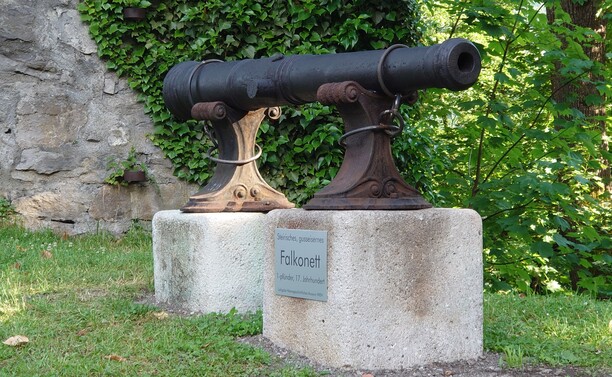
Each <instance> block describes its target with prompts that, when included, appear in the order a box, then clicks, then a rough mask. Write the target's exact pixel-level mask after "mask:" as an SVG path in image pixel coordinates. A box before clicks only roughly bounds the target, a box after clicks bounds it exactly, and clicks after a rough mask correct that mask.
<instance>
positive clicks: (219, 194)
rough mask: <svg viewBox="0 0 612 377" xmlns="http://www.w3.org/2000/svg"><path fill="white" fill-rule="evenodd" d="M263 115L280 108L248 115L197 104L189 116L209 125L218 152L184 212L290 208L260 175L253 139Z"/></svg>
mask: <svg viewBox="0 0 612 377" xmlns="http://www.w3.org/2000/svg"><path fill="white" fill-rule="evenodd" d="M266 114H268V115H269V116H270V117H272V118H274V117H278V115H280V109H279V108H274V107H273V108H264V109H258V110H254V111H249V112H248V113H245V112H241V111H237V110H234V109H232V108H231V107H229V106H227V105H226V104H225V103H223V102H201V103H196V104H195V105H194V106H193V108H192V109H191V115H192V117H193V118H194V119H197V120H207V121H210V123H211V124H212V127H213V129H214V132H215V135H216V137H217V144H218V149H219V156H218V158H213V160H214V161H216V162H217V166H216V168H215V172H214V174H213V176H212V177H211V179H210V181H209V182H208V184H207V185H206V186H204V187H203V188H202V189H201V190H200V191H199V192H198V193H196V194H195V195H193V196H191V197H190V198H189V201H188V202H187V204H185V206H184V207H183V208H181V211H183V212H267V211H270V210H273V209H281V208H293V207H295V205H294V204H293V203H291V202H289V201H288V200H287V198H286V197H285V195H283V194H282V193H280V192H278V191H276V190H274V189H273V188H272V187H270V186H269V185H268V184H267V183H266V182H265V181H264V180H263V178H262V177H261V174H259V170H258V169H257V164H256V163H255V160H256V157H257V156H254V154H255V153H254V150H255V137H256V136H257V131H258V130H259V126H260V125H261V122H262V121H263V119H264V118H265V116H266Z"/></svg>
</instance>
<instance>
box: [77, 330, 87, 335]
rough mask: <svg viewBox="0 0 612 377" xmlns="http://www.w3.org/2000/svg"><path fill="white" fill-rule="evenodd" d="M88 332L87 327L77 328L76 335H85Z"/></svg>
mask: <svg viewBox="0 0 612 377" xmlns="http://www.w3.org/2000/svg"><path fill="white" fill-rule="evenodd" d="M88 333H89V330H87V329H83V330H79V331H77V335H78V336H85V335H87V334H88Z"/></svg>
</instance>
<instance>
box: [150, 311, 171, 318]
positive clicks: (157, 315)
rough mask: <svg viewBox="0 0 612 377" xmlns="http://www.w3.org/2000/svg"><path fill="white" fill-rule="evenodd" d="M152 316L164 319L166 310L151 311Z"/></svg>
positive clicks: (166, 314) (166, 315)
mask: <svg viewBox="0 0 612 377" xmlns="http://www.w3.org/2000/svg"><path fill="white" fill-rule="evenodd" d="M153 317H155V318H157V319H166V318H168V313H166V312H154V313H153Z"/></svg>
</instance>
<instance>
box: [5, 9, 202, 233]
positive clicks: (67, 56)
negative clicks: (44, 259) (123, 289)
mask: <svg viewBox="0 0 612 377" xmlns="http://www.w3.org/2000/svg"><path fill="white" fill-rule="evenodd" d="M76 6H77V1H76V0H0V198H1V197H4V198H8V199H9V200H10V201H12V203H13V205H14V206H15V207H16V209H17V211H18V212H19V214H20V215H21V217H22V219H23V221H24V224H25V225H26V226H27V227H28V228H41V227H49V228H52V229H55V230H57V231H59V232H62V233H63V232H65V233H67V234H79V233H86V232H92V231H96V230H100V229H105V230H109V231H111V232H113V233H121V232H124V231H126V230H127V229H129V227H130V226H131V224H132V222H133V221H134V220H142V221H150V220H151V219H152V216H153V214H154V213H155V212H157V211H159V210H162V209H174V208H179V207H180V206H181V205H183V204H184V203H185V202H186V200H187V198H188V197H189V195H190V194H192V193H194V192H195V191H196V190H197V187H194V186H193V185H188V184H185V183H183V182H180V181H178V180H177V179H176V178H175V177H174V176H173V175H172V166H171V164H170V162H169V161H168V160H166V159H164V158H163V155H162V153H161V151H160V150H159V149H158V148H157V147H155V146H154V145H153V144H152V143H151V142H150V140H149V139H148V136H147V135H148V134H150V133H151V132H152V131H153V128H152V122H151V120H150V119H149V118H148V116H146V115H145V114H144V111H143V106H142V104H140V103H139V102H138V101H137V96H136V94H135V93H134V92H132V90H131V89H130V88H129V87H128V85H127V83H126V81H125V80H124V79H121V78H118V77H117V76H116V75H115V74H114V73H111V72H109V71H107V70H106V68H105V64H104V62H102V61H101V60H100V59H99V58H98V56H97V54H96V45H95V43H94V42H93V41H92V40H91V38H90V37H89V34H88V30H87V25H85V24H83V23H82V22H81V20H80V16H79V14H78V11H77V10H76ZM132 147H134V148H135V150H136V152H137V155H138V159H139V160H140V161H142V162H145V163H146V165H147V167H148V169H149V172H150V173H151V175H152V176H153V177H154V180H155V182H156V183H155V184H153V183H151V182H148V183H138V184H131V185H129V186H127V187H118V186H111V185H108V184H105V183H104V179H105V177H106V176H107V175H108V173H109V170H108V169H107V166H108V161H109V159H121V158H125V157H126V156H127V154H128V152H129V150H130V149H131V148H132Z"/></svg>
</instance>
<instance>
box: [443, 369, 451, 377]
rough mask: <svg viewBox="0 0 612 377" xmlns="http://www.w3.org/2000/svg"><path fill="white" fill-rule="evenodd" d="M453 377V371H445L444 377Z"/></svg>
mask: <svg viewBox="0 0 612 377" xmlns="http://www.w3.org/2000/svg"><path fill="white" fill-rule="evenodd" d="M452 375H453V371H452V370H445V371H444V376H446V377H449V376H452Z"/></svg>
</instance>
